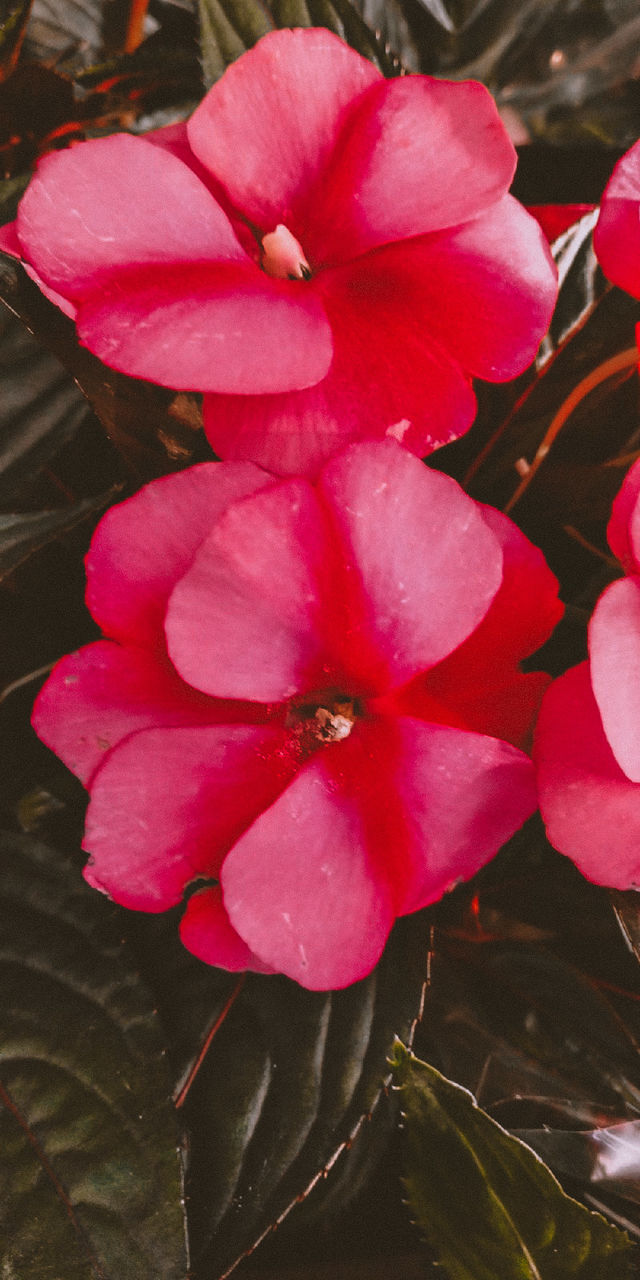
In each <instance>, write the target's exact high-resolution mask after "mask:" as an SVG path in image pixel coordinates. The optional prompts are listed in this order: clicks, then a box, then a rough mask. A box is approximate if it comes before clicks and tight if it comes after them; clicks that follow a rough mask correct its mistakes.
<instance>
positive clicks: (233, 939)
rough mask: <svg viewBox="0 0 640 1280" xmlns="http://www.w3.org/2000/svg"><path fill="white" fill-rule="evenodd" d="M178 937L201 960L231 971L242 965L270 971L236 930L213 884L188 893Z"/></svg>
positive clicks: (218, 891) (216, 886) (219, 893)
mask: <svg viewBox="0 0 640 1280" xmlns="http://www.w3.org/2000/svg"><path fill="white" fill-rule="evenodd" d="M180 938H181V940H182V942H183V943H184V946H185V947H186V948H187V950H188V951H191V952H192V954H193V955H194V956H197V957H198V959H199V960H204V963H205V964H214V965H217V967H218V968H219V969H229V970H230V971H231V972H232V973H237V972H239V971H242V970H244V969H253V971H254V972H257V973H273V970H272V969H269V968H268V967H267V965H264V964H263V963H262V961H261V960H259V959H258V957H257V956H254V954H253V952H252V951H250V950H249V948H248V946H247V944H246V942H243V940H242V938H241V937H240V934H239V933H236V931H235V929H234V927H233V925H232V924H231V921H230V919H229V917H228V915H227V913H226V911H225V909H224V905H223V902H222V893H221V891H220V886H219V885H217V884H216V885H213V886H212V887H211V888H210V889H199V890H198V892H197V893H193V894H192V895H191V897H190V898H189V901H188V902H187V906H186V910H185V913H184V915H183V917H182V920H181V921H180Z"/></svg>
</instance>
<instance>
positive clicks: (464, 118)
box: [305, 76, 516, 264]
mask: <svg viewBox="0 0 640 1280" xmlns="http://www.w3.org/2000/svg"><path fill="white" fill-rule="evenodd" d="M515 166H516V153H515V150H514V148H513V146H512V144H511V142H510V140H509V137H508V135H507V132H506V130H505V128H504V126H503V124H502V121H501V120H500V117H499V115H498V111H497V108H496V105H495V102H494V101H493V98H492V97H491V95H490V94H489V93H488V91H487V90H486V89H485V88H484V86H483V85H481V84H479V83H477V81H471V80H467V81H461V82H458V83H453V82H452V81H447V80H434V79H432V78H431V77H430V76H406V77H399V78H398V79H396V80H383V81H382V82H381V83H379V84H377V85H374V86H373V87H372V88H371V89H369V90H368V92H367V93H366V94H365V95H364V96H363V97H362V99H361V101H360V102H359V103H358V104H357V105H356V106H355V107H354V108H353V109H352V111H351V113H350V114H349V116H348V117H347V120H346V124H345V128H344V130H343V133H342V135H341V137H340V138H339V139H338V144H337V148H336V159H335V161H334V163H333V165H332V168H331V170H330V173H329V175H328V178H327V179H326V180H325V181H324V182H323V185H322V187H321V189H320V191H319V193H318V196H317V198H316V210H317V214H316V217H315V219H314V220H313V222H312V223H311V225H310V227H309V231H308V233H307V240H306V242H305V248H306V249H307V251H308V252H309V253H310V254H311V256H312V257H314V258H315V259H316V260H317V261H319V262H321V263H323V264H326V263H328V262H345V261H347V259H349V258H351V257H354V256H355V255H356V254H361V253H364V252H365V251H366V250H368V249H371V248H373V247H376V246H378V245H382V244H388V243H389V242H391V241H394V240H403V239H406V238H408V237H410V236H419V235H424V234H425V232H429V231H438V230H441V229H442V228H444V227H454V226H457V225H458V224H459V223H461V222H466V221H467V220H468V219H469V218H474V217H476V216H477V214H479V213H481V212H482V210H483V209H487V208H488V207H489V205H491V204H493V203H494V202H495V201H496V200H500V199H501V197H502V196H504V195H506V192H507V191H508V188H509V186H510V184H511V179H512V177H513V174H514V170H515Z"/></svg>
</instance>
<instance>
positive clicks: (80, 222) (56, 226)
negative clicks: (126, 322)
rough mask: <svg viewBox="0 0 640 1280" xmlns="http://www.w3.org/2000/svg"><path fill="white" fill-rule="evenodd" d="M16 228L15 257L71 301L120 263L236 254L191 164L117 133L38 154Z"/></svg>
mask: <svg viewBox="0 0 640 1280" xmlns="http://www.w3.org/2000/svg"><path fill="white" fill-rule="evenodd" d="M144 192H148V198H147V199H143V198H141V194H142V193H144ZM187 209H188V211H189V216H188V217H185V210H187ZM17 228H18V236H19V238H20V242H21V244H22V247H23V250H24V256H25V257H26V258H27V259H28V260H29V261H30V262H31V263H32V264H33V266H34V267H35V268H36V270H37V271H38V272H39V274H40V275H41V276H42V277H43V278H44V280H45V281H46V283H47V284H48V285H51V286H53V288H54V289H57V290H59V291H60V293H62V294H64V295H65V296H70V297H71V298H74V299H75V298H82V297H85V296H86V295H87V294H88V293H91V292H92V290H95V289H99V288H100V287H101V286H102V284H103V283H104V281H105V279H109V277H111V276H113V274H114V273H116V274H117V273H118V272H119V269H121V268H122V267H126V266H142V265H144V264H152V265H154V266H156V267H157V268H158V271H160V269H161V268H165V267H166V266H168V265H170V264H175V263H181V262H197V263H202V262H207V261H216V262H224V261H234V262H245V261H246V254H245V253H244V250H243V249H242V247H241V246H240V244H239V242H238V240H237V238H236V236H235V234H234V231H233V228H232V226H231V224H230V222H229V219H228V218H227V216H226V214H225V213H223V211H222V209H221V208H220V207H219V205H218V204H217V203H216V201H215V200H214V199H213V197H212V195H211V194H210V192H209V191H208V190H207V189H206V187H204V186H203V185H202V183H201V182H200V181H199V179H198V178H197V177H196V175H195V174H194V173H193V172H192V171H191V169H189V168H188V167H187V166H186V165H184V164H183V163H182V161H181V160H178V159H177V158H176V157H175V156H173V155H171V154H170V153H169V152H168V151H166V150H163V149H160V148H159V147H157V146H153V145H152V144H151V143H149V142H146V141H145V139H144V138H134V137H131V136H130V135H129V134H124V133H117V134H112V135H111V137H108V138H95V139H92V140H91V141H90V142H82V143H79V144H78V145H77V146H74V147H70V148H69V149H68V150H67V151H56V152H53V153H51V154H49V155H48V156H45V157H44V159H43V160H41V161H40V164H39V165H38V168H37V171H36V173H35V176H34V177H33V178H32V180H31V182H30V184H29V186H28V187H27V190H26V192H25V194H24V196H23V198H22V200H21V202H20V208H19V210H18V219H17Z"/></svg>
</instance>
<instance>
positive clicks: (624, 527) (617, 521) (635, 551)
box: [607, 462, 640, 573]
mask: <svg viewBox="0 0 640 1280" xmlns="http://www.w3.org/2000/svg"><path fill="white" fill-rule="evenodd" d="M639 499H640V462H636V463H634V465H633V466H632V467H631V468H630V469H629V471H628V472H627V474H626V476H625V478H624V482H623V484H622V487H621V489H620V492H619V493H618V494H617V496H616V498H615V499H614V502H613V506H612V508H611V519H610V520H609V524H608V526H607V538H608V540H609V546H610V547H611V550H612V551H613V554H614V556H617V558H618V560H619V561H620V563H621V565H622V567H623V569H624V571H625V573H639V572H640V501H639Z"/></svg>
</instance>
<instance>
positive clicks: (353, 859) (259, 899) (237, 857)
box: [221, 743, 395, 990]
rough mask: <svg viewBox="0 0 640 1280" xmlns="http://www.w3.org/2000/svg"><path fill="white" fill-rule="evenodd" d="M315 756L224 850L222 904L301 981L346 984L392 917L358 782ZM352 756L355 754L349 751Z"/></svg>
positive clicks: (265, 955) (255, 945) (256, 946)
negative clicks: (333, 770)
mask: <svg viewBox="0 0 640 1280" xmlns="http://www.w3.org/2000/svg"><path fill="white" fill-rule="evenodd" d="M345 746H348V743H340V744H339V745H338V747H337V748H333V749H332V748H326V749H325V750H324V751H322V752H321V753H320V755H318V756H316V757H315V758H314V759H313V760H312V761H311V762H310V763H309V764H308V765H307V766H306V767H305V768H304V769H303V770H302V771H301V772H300V773H299V774H298V776H297V777H296V779H295V780H294V782H292V783H291V785H290V786H289V787H287V789H286V791H284V792H283V794H282V795H281V796H280V798H279V799H278V800H277V801H276V802H275V804H273V805H272V806H271V808H270V809H267V810H266V812H265V813H263V814H262V815H261V816H260V817H259V818H258V819H257V821H256V822H254V824H253V826H252V827H250V828H249V829H248V830H247V831H246V833H245V835H243V836H242V837H241V838H240V839H239V840H238V842H237V843H236V844H235V846H234V848H233V849H232V850H231V852H230V853H229V854H228V855H227V857H226V859H225V861H224V865H223V867H222V871H221V883H222V891H223V896H224V904H225V907H226V909H227V911H228V913H229V916H230V918H231V923H232V924H233V925H234V927H235V928H236V929H237V930H238V932H239V933H240V935H241V936H242V937H243V938H244V939H245V941H246V943H247V945H248V946H249V947H250V948H251V949H252V950H253V951H254V952H256V953H257V954H258V955H259V956H261V957H262V959H263V960H264V961H265V962H266V963H268V964H270V965H271V966H272V967H273V968H274V969H276V970H278V971H279V972H281V973H285V974H287V975H288V976H289V977H290V978H294V979H295V980H296V981H297V982H299V983H301V985H302V986H304V987H309V988H311V989H312V990H324V989H326V988H330V987H345V986H348V985H349V983H351V982H356V981H357V980H358V979H359V978H363V977H365V976H366V974H367V973H369V972H370V970H371V969H372V968H373V966H374V964H375V963H376V961H377V960H378V959H379V956H380V954H381V952H382V948H383V947H384V944H385V941H386V939H387V936H388V933H389V930H390V929H391V925H392V924H393V919H394V914H395V912H394V905H393V895H392V891H391V889H390V887H389V885H388V882H387V879H386V877H385V874H384V871H383V870H380V869H379V868H377V867H376V866H375V863H374V861H372V859H371V857H370V854H369V847H368V845H369V839H368V834H369V833H368V826H367V819H366V815H364V814H363V811H362V810H363V806H362V804H361V803H360V800H359V797H358V793H357V790H354V786H353V780H352V781H351V785H349V783H348V782H347V783H346V784H344V783H343V784H340V783H338V782H337V781H336V779H335V777H334V776H333V775H332V773H331V772H330V771H329V770H328V768H327V759H328V757H329V755H330V754H331V753H332V751H333V753H334V754H339V755H340V759H342V758H343V755H344V752H343V748H344V747H345ZM351 759H353V756H351Z"/></svg>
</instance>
